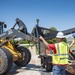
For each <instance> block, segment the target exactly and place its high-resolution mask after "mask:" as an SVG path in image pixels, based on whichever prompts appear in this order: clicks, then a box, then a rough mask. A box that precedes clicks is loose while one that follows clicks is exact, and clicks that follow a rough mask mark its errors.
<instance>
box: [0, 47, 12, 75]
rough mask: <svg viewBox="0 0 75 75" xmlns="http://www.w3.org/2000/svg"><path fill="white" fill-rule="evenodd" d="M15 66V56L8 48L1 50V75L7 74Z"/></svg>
mask: <svg viewBox="0 0 75 75" xmlns="http://www.w3.org/2000/svg"><path fill="white" fill-rule="evenodd" d="M12 65H13V56H12V54H11V53H10V51H9V50H8V49H6V48H0V75H4V74H5V73H7V72H8V71H9V70H10V69H11V68H12Z"/></svg>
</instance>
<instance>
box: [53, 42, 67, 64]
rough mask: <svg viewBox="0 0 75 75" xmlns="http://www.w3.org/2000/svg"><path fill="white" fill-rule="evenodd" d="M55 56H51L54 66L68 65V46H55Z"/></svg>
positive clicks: (60, 44) (63, 43)
mask: <svg viewBox="0 0 75 75" xmlns="http://www.w3.org/2000/svg"><path fill="white" fill-rule="evenodd" d="M55 47H56V52H57V53H56V54H53V63H54V64H62V65H63V64H68V45H67V44H66V43H65V42H60V43H56V44H55Z"/></svg>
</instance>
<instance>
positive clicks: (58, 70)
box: [52, 65, 66, 75]
mask: <svg viewBox="0 0 75 75" xmlns="http://www.w3.org/2000/svg"><path fill="white" fill-rule="evenodd" d="M65 68H66V67H65V66H58V65H53V68H52V71H53V75H66V73H65Z"/></svg>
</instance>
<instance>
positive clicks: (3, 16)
mask: <svg viewBox="0 0 75 75" xmlns="http://www.w3.org/2000/svg"><path fill="white" fill-rule="evenodd" d="M16 18H20V19H21V20H22V21H23V22H24V23H25V24H26V26H27V29H28V32H31V31H32V29H33V27H34V26H35V24H36V19H37V18H39V19H40V23H39V25H40V26H43V27H46V28H50V27H55V28H57V30H59V31H61V30H65V29H69V28H73V27H75V0H0V21H4V22H5V23H6V24H7V29H6V30H8V29H10V28H12V26H13V25H14V23H15V19H16Z"/></svg>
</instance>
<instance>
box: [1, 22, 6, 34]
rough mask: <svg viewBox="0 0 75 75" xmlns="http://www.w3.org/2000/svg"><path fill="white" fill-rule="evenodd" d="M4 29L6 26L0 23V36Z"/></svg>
mask: <svg viewBox="0 0 75 75" xmlns="http://www.w3.org/2000/svg"><path fill="white" fill-rule="evenodd" d="M4 28H7V25H6V24H4V22H0V34H2V33H3V32H4Z"/></svg>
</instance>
